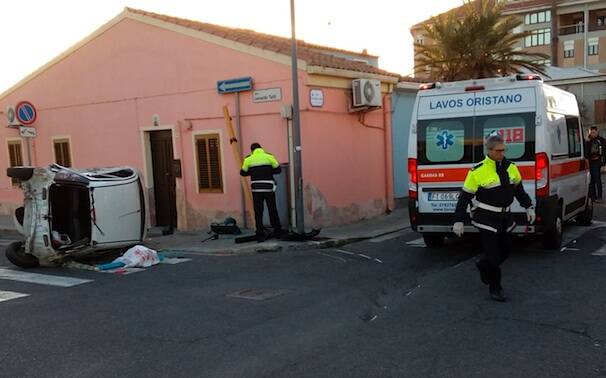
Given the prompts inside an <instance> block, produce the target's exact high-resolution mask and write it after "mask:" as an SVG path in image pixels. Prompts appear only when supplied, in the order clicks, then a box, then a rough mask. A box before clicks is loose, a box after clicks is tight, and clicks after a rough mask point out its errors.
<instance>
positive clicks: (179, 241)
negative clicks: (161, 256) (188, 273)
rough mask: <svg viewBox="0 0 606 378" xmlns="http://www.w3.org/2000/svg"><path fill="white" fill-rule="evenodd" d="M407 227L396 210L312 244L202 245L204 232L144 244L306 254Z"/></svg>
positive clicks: (404, 213)
mask: <svg viewBox="0 0 606 378" xmlns="http://www.w3.org/2000/svg"><path fill="white" fill-rule="evenodd" d="M409 226H410V221H409V218H408V208H401V209H396V210H394V211H393V212H392V213H390V214H388V215H380V216H378V217H376V218H373V219H366V220H363V221H360V222H357V223H353V224H348V225H345V226H339V227H329V228H325V229H322V231H321V232H320V235H318V236H317V237H316V238H314V240H309V241H303V242H294V241H280V240H275V239H272V240H268V241H266V242H263V243H256V242H250V243H242V244H236V243H235V241H234V239H235V238H236V236H234V235H219V239H217V240H208V241H205V242H202V240H204V239H206V238H207V237H209V236H210V234H207V233H206V232H204V231H200V232H176V233H175V234H172V235H166V236H161V235H152V236H150V237H148V238H147V239H146V240H145V245H146V246H148V247H149V248H152V249H155V250H157V251H161V250H163V251H165V252H175V253H179V252H183V253H195V254H202V255H231V254H243V253H254V252H277V251H285V250H305V249H318V248H331V247H337V246H341V245H345V244H349V243H353V242H356V241H360V240H365V239H371V238H374V237H378V236H381V235H385V234H389V233H392V232H396V231H399V230H402V229H404V228H406V227H409ZM251 234H252V231H251V230H243V234H242V235H238V236H244V235H251Z"/></svg>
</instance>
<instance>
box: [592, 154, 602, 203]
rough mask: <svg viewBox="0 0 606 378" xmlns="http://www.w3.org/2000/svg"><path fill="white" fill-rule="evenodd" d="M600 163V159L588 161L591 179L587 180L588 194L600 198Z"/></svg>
mask: <svg viewBox="0 0 606 378" xmlns="http://www.w3.org/2000/svg"><path fill="white" fill-rule="evenodd" d="M601 169H602V164H601V162H600V160H597V161H591V160H590V161H589V174H590V175H591V181H590V182H589V195H590V196H591V198H593V199H602V172H601Z"/></svg>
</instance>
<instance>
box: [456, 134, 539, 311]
mask: <svg viewBox="0 0 606 378" xmlns="http://www.w3.org/2000/svg"><path fill="white" fill-rule="evenodd" d="M485 146H486V151H487V156H486V158H485V159H484V160H483V161H482V162H480V163H479V164H477V165H476V166H475V167H473V168H472V169H471V170H470V171H469V172H468V173H467V178H466V179H465V183H464V184H463V190H462V191H461V195H460V196H459V201H458V203H457V207H456V210H455V223H454V226H453V232H454V233H455V234H456V235H457V236H461V235H463V232H464V231H465V225H464V221H465V220H466V218H467V207H468V206H469V205H470V204H471V203H472V201H471V200H472V199H473V198H474V197H475V203H474V206H473V208H472V209H471V210H472V217H471V224H473V225H474V226H475V227H476V228H477V229H478V230H479V231H480V235H481V238H482V247H483V250H484V251H483V252H484V253H483V255H482V258H481V259H480V260H479V261H478V262H477V263H476V266H477V268H478V269H479V270H480V277H481V279H482V282H483V283H485V284H487V285H489V293H490V297H491V298H492V299H494V300H495V301H499V302H503V301H505V295H504V293H503V287H502V286H501V268H500V265H501V264H502V263H503V262H504V261H505V259H507V257H508V256H509V251H510V249H511V238H510V235H509V233H510V232H511V231H512V230H513V229H514V227H515V226H516V222H515V221H514V219H513V215H512V214H511V204H512V203H513V199H514V197H515V198H516V199H517V200H518V202H519V203H520V205H522V207H523V208H525V209H526V218H527V221H528V223H530V224H532V223H534V221H535V218H536V215H535V211H534V207H533V206H532V200H531V199H530V196H529V195H528V193H526V191H525V190H524V186H523V185H522V176H521V175H520V171H519V170H518V167H516V165H515V164H514V163H513V162H511V161H509V160H507V159H506V158H505V143H504V141H503V138H502V137H501V136H500V135H490V136H488V138H487V139H486V142H485Z"/></svg>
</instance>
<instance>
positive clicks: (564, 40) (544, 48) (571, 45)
mask: <svg viewBox="0 0 606 378" xmlns="http://www.w3.org/2000/svg"><path fill="white" fill-rule="evenodd" d="M495 1H499V0H495ZM499 2H500V3H503V7H504V8H503V14H504V15H513V16H515V17H519V18H520V20H521V21H522V24H521V25H520V26H519V27H518V28H517V29H516V30H514V32H523V31H532V34H531V35H530V36H527V37H526V38H524V39H521V40H520V41H519V43H518V46H516V47H517V48H519V49H520V50H523V51H527V52H534V53H543V54H546V55H548V56H549V58H548V59H546V60H542V61H539V62H540V63H543V64H546V65H548V66H552V67H558V68H559V69H560V70H558V71H557V72H558V75H557V76H558V77H557V78H556V77H554V78H552V79H551V80H550V79H549V78H546V79H547V80H546V81H547V82H550V84H552V85H556V86H559V87H562V88H563V89H565V90H569V91H571V92H573V93H575V94H576V96H577V100H578V102H579V104H580V105H581V109H582V112H583V113H584V119H585V123H584V124H585V127H589V126H592V125H596V126H598V127H600V129H602V130H601V133H602V134H603V135H604V136H606V0H500V1H499ZM451 11H453V12H456V13H457V14H461V15H462V14H463V6H461V7H458V8H455V9H453V10H451ZM428 22H431V20H430V19H429V20H425V21H422V22H420V23H418V24H416V25H414V26H413V27H412V28H411V29H410V32H411V34H412V36H413V38H414V41H415V42H417V43H418V44H431V43H432V41H431V40H430V39H429V38H428V37H427V36H426V34H425V30H424V28H423V25H424V24H426V23H428ZM416 53H417V49H416V48H415V66H416ZM430 69H431V67H426V69H425V71H424V72H418V73H416V74H415V77H416V78H418V79H421V80H423V79H428V78H429V75H428V73H429V72H430ZM567 69H568V70H567ZM548 72H554V71H553V70H548Z"/></svg>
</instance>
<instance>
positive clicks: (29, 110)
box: [15, 101, 37, 125]
mask: <svg viewBox="0 0 606 378" xmlns="http://www.w3.org/2000/svg"><path fill="white" fill-rule="evenodd" d="M15 112H16V113H17V114H16V115H17V119H18V120H19V122H21V124H23V125H31V124H32V123H34V122H36V117H37V113H36V108H35V107H34V105H33V104H32V103H31V102H29V101H21V102H19V103H18V104H17V106H15Z"/></svg>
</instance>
